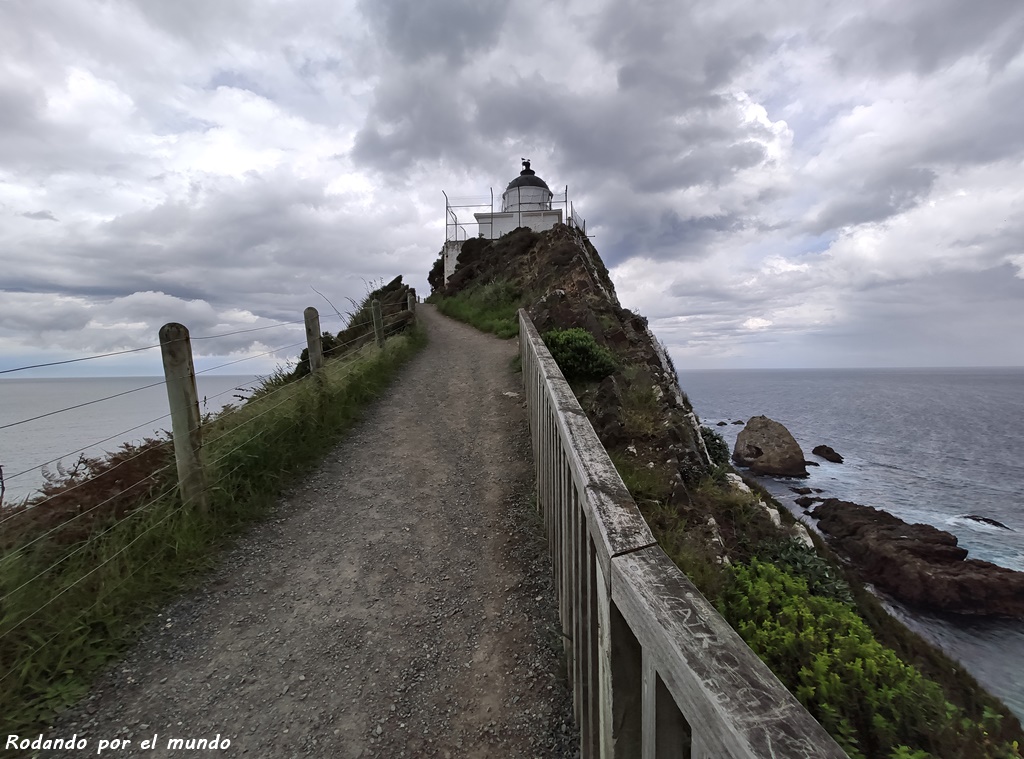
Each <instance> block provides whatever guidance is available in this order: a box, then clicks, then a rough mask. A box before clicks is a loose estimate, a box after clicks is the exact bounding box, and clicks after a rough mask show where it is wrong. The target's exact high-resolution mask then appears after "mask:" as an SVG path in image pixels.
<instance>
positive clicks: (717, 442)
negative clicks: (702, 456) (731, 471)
mask: <svg viewBox="0 0 1024 759" xmlns="http://www.w3.org/2000/svg"><path fill="white" fill-rule="evenodd" d="M700 436H701V437H702V438H704V446H705V447H706V448H707V449H708V456H710V457H711V463H712V464H714V465H715V466H725V465H726V464H728V463H729V444H728V443H726V442H725V438H724V437H722V436H721V435H720V434H719V433H718V431H717V430H713V429H711V428H710V427H701V428H700Z"/></svg>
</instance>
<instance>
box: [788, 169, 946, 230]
mask: <svg viewBox="0 0 1024 759" xmlns="http://www.w3.org/2000/svg"><path fill="white" fill-rule="evenodd" d="M936 178H937V175H936V173H935V172H934V171H933V170H931V169H926V168H921V167H906V168H898V169H892V170H890V171H886V172H884V173H882V174H880V175H878V176H868V177H865V178H863V179H862V180H861V182H860V183H859V184H854V185H853V186H850V187H844V188H842V190H841V192H838V191H837V192H836V197H835V198H834V199H833V200H831V201H829V202H828V203H827V204H826V206H825V207H824V208H823V209H822V210H821V212H820V213H818V214H817V216H816V217H815V218H814V219H813V220H812V222H811V223H810V224H809V225H808V228H807V231H809V232H810V233H811V234H814V235H819V234H823V233H825V232H827V231H829V230H832V229H837V228H839V227H845V226H850V225H856V224H866V223H869V222H875V221H882V220H884V219H887V218H889V217H890V216H894V215H896V214H899V213H902V212H903V211H907V210H909V209H911V208H913V207H914V206H916V205H917V204H918V203H919V202H920V201H921V199H922V198H924V197H926V196H927V195H928V193H929V192H930V191H931V188H932V185H934V184H935V180H936Z"/></svg>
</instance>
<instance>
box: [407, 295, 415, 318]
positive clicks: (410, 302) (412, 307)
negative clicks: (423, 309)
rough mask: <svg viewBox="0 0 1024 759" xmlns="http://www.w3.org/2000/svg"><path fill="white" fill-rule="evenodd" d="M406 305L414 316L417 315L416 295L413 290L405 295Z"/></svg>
mask: <svg viewBox="0 0 1024 759" xmlns="http://www.w3.org/2000/svg"><path fill="white" fill-rule="evenodd" d="M405 307H406V308H408V309H409V311H411V312H412V315H413V316H414V317H415V316H416V296H415V295H413V294H412V291H411V290H410V291H409V292H408V293H406V295H405Z"/></svg>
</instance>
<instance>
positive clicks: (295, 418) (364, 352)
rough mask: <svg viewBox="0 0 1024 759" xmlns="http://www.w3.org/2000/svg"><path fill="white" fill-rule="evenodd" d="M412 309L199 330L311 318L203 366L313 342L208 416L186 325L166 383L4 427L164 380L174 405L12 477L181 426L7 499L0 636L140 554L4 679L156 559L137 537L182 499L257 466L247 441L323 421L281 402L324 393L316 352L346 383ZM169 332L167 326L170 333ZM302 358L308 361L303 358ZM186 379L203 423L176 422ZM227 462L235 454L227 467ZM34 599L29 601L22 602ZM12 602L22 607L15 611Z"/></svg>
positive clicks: (0, 522)
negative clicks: (196, 469)
mask: <svg viewBox="0 0 1024 759" xmlns="http://www.w3.org/2000/svg"><path fill="white" fill-rule="evenodd" d="M310 312H312V314H311V313H310ZM414 313H415V295H414V294H413V293H412V292H411V291H410V293H409V294H408V298H407V300H406V301H404V302H402V303H390V304H387V305H386V306H385V307H384V308H382V307H381V305H380V303H379V302H376V301H375V302H374V303H373V308H372V315H371V316H369V317H365V318H360V319H355V318H353V319H351V320H350V323H349V324H348V325H347V326H346V327H345V329H343V330H342V331H341V333H339V335H340V336H344V337H345V338H346V339H343V340H339V339H335V338H333V337H332V336H331V335H330V333H323V334H322V333H320V331H319V315H318V314H317V313H316V311H315V309H307V310H306V318H305V319H304V320H303V321H302V322H283V323H280V324H275V325H268V326H266V327H259V328H254V329H252V330H241V331H235V332H232V333H224V334H221V335H209V336H204V337H199V338H191V339H192V340H196V339H200V340H205V339H213V338H215V337H225V336H229V335H234V334H240V333H242V332H254V331H257V330H262V329H271V328H274V327H283V326H290V325H294V324H296V323H299V324H302V323H304V324H305V327H306V338H307V339H306V340H305V341H303V342H302V343H290V344H288V345H285V346H282V347H279V348H275V349H273V350H271V351H266V352H263V353H259V354H256V355H253V356H247V357H245V358H243V359H239V360H237V361H230V362H226V363H223V364H220V365H218V366H216V367H210V368H208V369H205V370H203V372H211V371H214V370H216V369H219V368H223V367H225V366H231V365H235V364H237V363H241V362H242V361H246V360H252V359H255V358H258V357H260V356H265V355H269V354H273V353H278V352H280V351H283V350H286V349H293V348H296V347H298V346H299V345H300V344H301V345H305V346H306V352H305V353H304V357H305V361H306V366H307V369H306V373H305V374H297V373H296V372H295V371H294V370H293V372H292V373H291V374H289V375H284V374H283V373H282V372H277V373H276V374H275V375H271V376H270V377H269V378H265V380H264V383H263V385H262V386H261V387H260V388H259V392H256V393H254V394H253V395H252V396H251V397H250V398H249V399H247V400H246V402H245V403H243V404H242V405H239V406H228V407H227V408H225V409H224V410H223V411H222V412H221V413H218V414H216V415H207V416H206V417H202V416H200V415H199V412H198V395H197V394H196V392H195V375H196V374H202V373H203V372H194V371H190V369H191V365H192V356H191V350H190V348H189V346H190V340H189V338H188V335H187V331H186V334H185V336H184V337H183V338H174V339H170V340H165V341H162V343H161V345H160V346H156V347H161V349H162V351H163V356H164V364H165V377H164V379H163V380H162V381H161V382H157V383H151V384H147V385H146V386H144V387H141V388H137V389H136V390H134V391H126V392H122V393H114V394H110V395H108V396H106V397H103V398H97V399H94V400H91V401H88V402H87V403H81V404H73V405H71V406H68V407H65V408H60V409H55V410H53V411H51V412H47V413H46V414H37V415H34V416H32V417H29V418H26V419H23V420H20V421H18V422H15V423H11V424H6V425H4V426H3V427H0V429H12V428H18V427H21V425H27V424H30V423H32V422H34V421H36V420H38V419H41V418H44V417H49V416H52V415H59V414H63V413H67V412H69V411H71V410H72V409H75V408H80V407H82V406H84V405H89V404H98V403H103V402H107V401H112V400H115V399H117V398H121V397H124V396H125V395H127V394H129V393H131V392H137V391H141V390H144V389H146V388H152V387H155V386H158V385H165V386H167V387H168V399H169V402H170V405H171V410H170V413H168V414H165V415H162V416H159V417H155V418H154V419H152V420H150V421H149V422H145V423H143V424H140V425H136V426H134V427H131V428H128V429H126V430H123V431H122V432H120V433H117V434H115V435H110V436H107V437H105V438H103V439H101V440H97V441H95V442H93V443H92V444H90V445H87V446H81V447H78V448H75V449H74V450H72V451H70V452H69V453H66V454H63V456H59V457H51V458H48V460H47V461H44V462H42V463H40V464H36V465H34V466H33V467H31V468H26V469H22V470H20V471H18V472H15V473H14V474H13V475H10V476H9V477H8V479H14V478H17V477H23V476H25V475H26V474H27V473H29V472H31V471H34V470H36V469H40V468H42V467H46V466H48V465H51V464H54V463H57V462H60V461H61V460H62V458H64V457H66V456H70V455H75V454H78V455H80V456H81V455H82V453H83V452H84V451H86V450H88V449H90V448H92V447H95V446H96V445H100V444H103V443H108V442H111V441H113V440H123V439H124V435H126V434H129V433H131V432H134V431H137V430H139V429H141V428H145V427H147V426H148V425H151V424H152V423H158V422H162V421H164V420H166V419H168V418H171V419H172V426H173V427H174V434H173V437H172V438H171V439H163V440H154V441H150V443H151V444H144V445H141V446H135V447H131V446H128V447H125V449H124V451H123V452H122V453H121V454H120V455H116V454H109V455H108V456H107V457H105V458H102V459H93V460H89V461H87V462H86V464H85V465H84V466H83V468H82V469H81V470H80V471H79V470H78V469H74V470H72V471H71V472H70V473H69V474H68V475H67V476H66V477H65V478H64V480H63V481H62V482H60V483H51V484H50V485H49V486H47V487H44V488H43V490H41V491H40V495H39V496H37V497H35V498H32V499H29V500H28V501H27V502H23V503H21V504H18V505H16V506H14V507H6V508H0V563H2V566H0V569H2V568H4V567H6V568H7V569H9V570H11V571H10V572H9V573H8V574H7V576H0V590H2V595H0V645H2V644H3V643H4V642H5V641H6V640H7V639H9V638H11V636H14V635H15V634H18V633H19V631H21V630H22V629H23V628H25V627H26V626H30V625H31V623H32V621H33V620H34V619H36V618H37V617H38V616H39V615H42V614H43V613H44V612H46V610H47V609H49V608H50V607H51V606H53V605H54V604H55V603H57V602H59V601H60V599H62V598H65V597H67V595H68V594H70V593H81V592H85V590H86V585H87V584H88V583H89V582H90V578H93V577H94V576H96V574H97V573H98V572H100V571H101V570H102V569H103V568H105V567H109V566H110V565H112V564H113V563H114V562H118V561H121V560H122V559H123V557H125V556H127V554H128V553H129V552H132V556H133V561H132V562H131V565H130V568H128V569H126V570H125V571H124V572H123V574H122V576H121V577H120V578H119V579H117V580H116V581H115V582H113V583H111V582H109V581H105V582H104V584H103V585H102V587H101V588H99V589H98V593H97V596H96V598H95V600H92V597H91V596H90V597H89V600H90V601H91V603H89V604H88V605H86V606H84V607H83V608H81V609H79V610H78V611H76V612H74V613H73V614H72V615H71V617H70V619H68V620H67V622H66V624H63V626H61V627H59V628H58V629H56V630H55V631H53V632H52V633H50V630H49V629H47V630H44V631H43V632H42V633H38V634H33V635H31V636H30V639H31V641H32V643H33V644H37V645H34V646H33V648H32V649H31V650H30V651H28V652H27V653H26V652H22V653H21V654H20V655H19V660H18V661H15V662H14V663H13V666H11V667H10V668H9V669H8V668H6V667H4V668H2V669H0V690H2V689H3V687H4V683H6V682H7V681H8V679H9V678H10V677H11V676H12V675H13V674H15V673H16V672H19V670H22V674H24V670H25V669H26V668H28V667H30V663H31V661H32V660H33V658H34V657H35V655H36V654H38V653H39V652H40V651H42V650H43V649H45V648H46V647H47V646H48V645H49V644H50V643H51V642H53V641H55V640H58V639H61V637H62V636H63V635H65V634H66V633H68V632H69V631H71V630H72V629H74V628H75V626H76V625H79V624H82V622H81V620H82V619H83V618H85V617H86V616H87V615H88V614H89V613H90V611H92V610H94V609H95V608H96V607H97V605H99V604H101V603H102V602H103V600H104V598H106V597H108V596H110V594H111V593H113V592H114V591H116V589H117V588H118V587H120V586H121V585H122V584H123V583H126V582H129V581H130V580H131V579H132V577H133V576H134V575H135V574H136V573H138V572H140V571H142V570H144V569H145V568H146V567H147V566H148V565H149V563H150V562H151V561H152V560H153V557H152V556H150V557H147V558H146V559H145V560H143V561H139V560H137V557H136V554H137V553H138V550H137V549H135V547H136V546H137V545H139V544H140V541H144V540H146V538H147V536H149V535H151V534H152V533H153V531H154V530H157V529H158V528H159V527H160V526H161V525H163V524H165V523H166V522H167V521H168V520H171V519H174V518H175V517H176V516H177V515H179V514H181V513H183V511H184V510H186V509H200V510H205V509H206V507H207V496H208V494H209V493H211V492H216V491H218V490H219V489H223V488H224V487H225V486H226V483H230V482H232V478H233V477H236V476H237V473H238V472H239V471H241V470H243V469H244V468H246V467H252V466H253V463H252V460H251V459H252V458H253V457H254V456H255V454H253V455H252V456H250V455H248V454H246V453H245V452H246V449H247V448H251V447H252V446H253V445H254V444H257V443H258V442H259V441H260V439H261V438H265V437H266V436H268V435H270V442H274V441H276V440H280V439H283V438H284V437H286V436H287V435H289V434H294V433H295V431H296V429H297V428H299V427H300V426H302V427H307V426H312V427H313V428H315V425H316V423H317V421H318V420H316V419H310V418H308V416H307V417H303V416H302V415H301V414H297V413H275V412H277V411H278V410H279V409H281V408H282V407H284V406H286V404H288V403H289V401H292V400H296V399H299V400H303V399H308V398H309V397H313V398H315V397H319V395H318V394H319V393H320V392H321V391H322V390H323V384H322V383H321V379H323V378H324V376H325V374H324V366H325V365H324V364H323V363H322V362H320V361H318V359H319V357H320V356H322V355H324V354H325V353H326V354H328V359H329V360H330V364H329V365H327V366H328V367H329V369H330V371H329V372H328V373H327V375H326V377H327V379H326V380H325V381H327V382H330V383H341V382H344V381H345V380H346V379H347V378H349V377H350V376H351V375H352V374H353V372H356V371H357V370H359V367H360V366H362V365H364V364H365V360H366V359H367V358H368V357H369V356H370V355H371V354H372V351H373V349H374V348H378V349H379V348H381V347H383V346H384V345H385V343H386V341H387V340H388V339H389V338H391V337H394V336H396V335H400V334H401V333H402V332H403V331H405V330H406V329H407V328H408V327H409V326H410V325H411V323H412V322H413V318H414ZM169 326H170V325H169ZM175 326H178V325H175ZM163 332H164V331H163V330H161V333H162V334H163ZM325 338H330V342H331V345H330V346H329V348H328V349H327V350H324V349H323V344H324V342H326V340H325ZM173 343H177V344H178V347H179V348H180V347H185V348H187V349H188V350H187V351H186V355H187V360H186V361H184V362H182V361H176V360H174V358H173V357H174V354H175V353H176V351H175V350H172V349H169V348H168V346H169V345H171V344H173ZM153 347H154V346H149V347H147V348H144V349H139V350H149V349H151V348H153ZM107 355H121V352H117V353H113V354H104V355H97V356H90V357H85V358H83V359H81V360H91V359H98V358H103V357H106V356H107ZM76 360H78V359H76ZM70 362H71V361H68V362H55V363H70ZM301 363H302V362H301V361H300V365H301ZM50 365H53V364H50ZM23 368H30V367H23ZM181 385H184V386H186V387H187V386H191V397H190V399H189V403H190V406H191V408H189V409H187V410H186V411H187V414H186V416H187V417H188V418H190V419H192V420H193V421H194V423H195V424H194V426H193V427H191V428H187V429H186V430H185V433H184V434H181V433H180V430H179V429H178V426H177V425H176V424H173V423H174V422H176V421H180V419H181V418H182V416H181V414H182V409H180V408H178V407H176V404H175V401H174V399H173V397H172V390H173V389H174V388H175V387H177V386H181ZM227 392H231V391H230V390H229V391H224V393H221V394H220V395H223V394H226V393H227ZM268 420H272V421H268ZM197 443H198V445H197ZM198 446H202V448H203V449H204V450H203V456H202V457H200V456H199V453H200V451H199V450H198ZM183 449H189V451H188V452H190V453H192V454H195V455H196V458H197V460H199V459H200V458H201V466H202V470H203V471H202V475H203V477H202V482H203V490H202V492H197V491H195V490H191V489H190V488H189V487H187V486H186V480H187V478H188V477H189V473H188V472H183V471H182V464H181V461H182V455H181V454H182V453H183ZM264 450H266V448H264ZM186 458H187V457H186ZM81 460H82V459H80V461H81ZM225 462H226V465H225ZM231 464H234V465H233V466H231ZM175 470H177V471H175ZM0 505H2V503H0ZM100 518H102V519H100ZM103 519H109V522H107V521H102V520H103ZM114 531H119V534H123V535H125V538H124V542H123V543H122V544H117V543H114V546H113V550H102V551H100V550H94V549H95V548H96V546H98V545H100V544H101V541H103V540H105V539H107V538H109V537H110V535H111V533H113V532H114ZM64 536H68V538H69V539H67V540H64V539H62V538H63V537H64ZM108 542H109V541H108ZM164 548H165V547H164ZM94 553H96V554H98V556H101V557H102V558H101V559H100V560H99V561H97V562H95V565H89V564H87V565H86V567H85V568H84V571H81V572H78V571H77V566H78V564H76V571H75V572H68V571H64V570H66V569H67V567H68V566H69V565H70V564H72V563H75V562H82V561H86V562H88V561H90V560H91V559H90V557H91V556H92V554H94ZM41 556H42V557H45V559H46V560H45V561H44V562H42V563H40V562H38V561H35V563H32V562H31V561H29V562H26V564H25V566H26V567H31V571H27V570H26V571H25V573H24V576H18V574H17V567H18V566H19V565H18V564H17V560H18V559H19V558H25V557H29V558H33V559H38V558H39V557H41ZM62 567H63V568H64V570H62ZM12 568H13V569H12ZM89 590H92V589H91V588H90V589H89ZM26 599H30V600H29V601H26ZM12 612H13V613H14V616H13V617H12ZM60 622H61V623H64V622H65V620H64V618H63V617H61V618H60Z"/></svg>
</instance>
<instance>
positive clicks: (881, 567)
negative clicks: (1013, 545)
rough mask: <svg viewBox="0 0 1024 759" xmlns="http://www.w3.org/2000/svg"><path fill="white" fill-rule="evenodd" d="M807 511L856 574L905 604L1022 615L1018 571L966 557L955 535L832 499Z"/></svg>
mask: <svg viewBox="0 0 1024 759" xmlns="http://www.w3.org/2000/svg"><path fill="white" fill-rule="evenodd" d="M811 514H812V515H813V516H815V517H817V518H818V527H819V528H820V529H821V530H822V532H825V533H827V534H828V535H829V538H830V540H831V541H832V542H833V543H834V544H835V545H836V547H837V548H838V549H839V551H840V552H841V553H843V554H844V555H845V556H846V557H847V558H848V559H850V561H851V562H852V563H853V566H854V567H855V568H856V570H857V571H858V573H859V574H860V575H861V577H862V578H863V579H864V580H865V581H867V582H870V583H873V584H874V585H876V586H877V587H878V588H880V589H881V590H883V591H885V592H886V593H889V594H891V595H892V596H894V597H895V598H897V599H899V600H900V601H903V602H905V603H908V604H913V605H915V606H921V607H924V608H928V609H935V610H939V611H944V612H954V613H957V614H989V615H999V616H1008V617H1018V618H1024V572H1015V571H1014V570H1012V569H1006V568H1005V567H1000V566H997V565H995V564H990V563H989V562H987V561H979V560H977V559H968V558H967V551H966V550H965V549H963V548H961V547H960V546H958V545H957V539H956V536H955V535H952V534H951V533H948V532H945V531H943V530H939V529H938V528H935V527H932V526H930V525H926V524H907V523H906V522H904V521H903V520H902V519H899V518H897V517H894V516H893V515H892V514H890V513H888V512H886V511H882V510H880V509H873V508H871V507H869V506H861V505H859V504H856V503H850V502H849V501H840V500H838V499H836V498H829V499H826V500H825V501H824V502H823V503H821V504H819V505H818V506H816V507H815V508H814V510H813V511H812V512H811Z"/></svg>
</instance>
